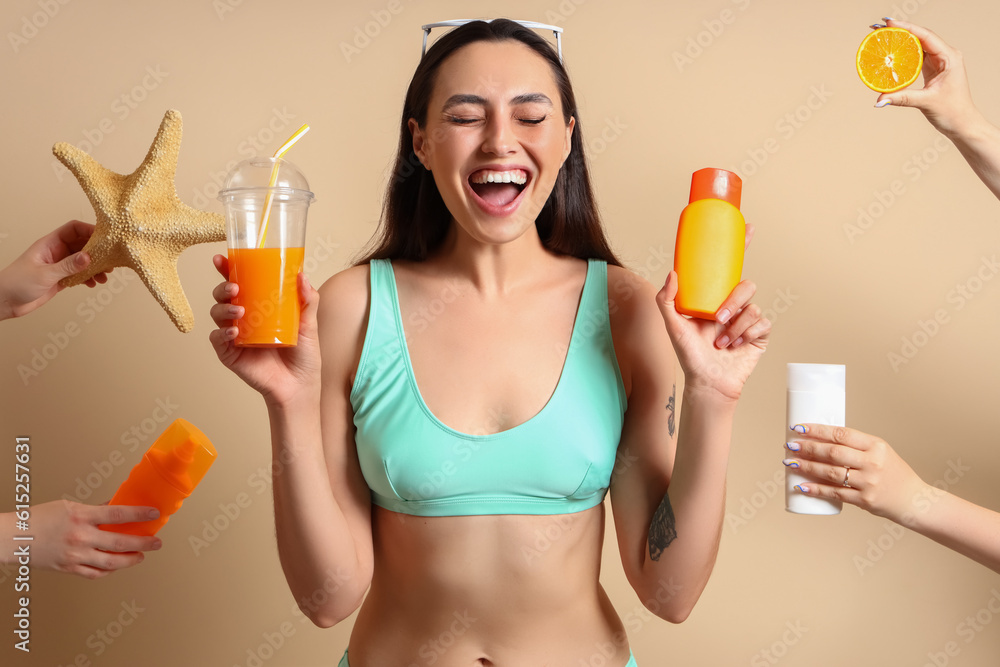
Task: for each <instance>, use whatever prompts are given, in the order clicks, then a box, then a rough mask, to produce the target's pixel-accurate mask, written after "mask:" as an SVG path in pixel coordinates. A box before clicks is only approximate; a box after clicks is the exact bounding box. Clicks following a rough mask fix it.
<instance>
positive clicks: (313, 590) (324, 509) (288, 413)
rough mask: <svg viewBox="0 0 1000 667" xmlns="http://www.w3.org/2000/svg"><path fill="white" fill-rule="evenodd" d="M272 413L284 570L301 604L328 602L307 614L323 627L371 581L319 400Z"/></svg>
mask: <svg viewBox="0 0 1000 667" xmlns="http://www.w3.org/2000/svg"><path fill="white" fill-rule="evenodd" d="M268 415H269V418H270V422H271V446H272V455H273V466H272V471H273V478H274V489H273V493H274V523H275V533H276V536H277V541H278V555H279V558H280V560H281V567H282V569H283V570H284V573H285V579H286V581H287V582H288V586H289V588H290V589H291V591H292V594H293V595H294V596H295V599H296V600H298V601H300V606H302V604H301V601H302V600H304V599H313V600H316V599H319V600H326V603H325V604H324V605H322V608H319V609H305V608H304V609H303V611H305V612H306V613H307V614H308V615H309V616H310V618H312V620H313V621H314V622H316V623H317V624H319V625H332V624H333V623H336V622H338V621H340V620H342V619H343V618H346V617H347V616H349V615H350V614H351V613H352V612H353V611H354V609H355V608H357V605H358V603H359V602H360V600H361V598H362V596H363V595H364V592H365V590H367V588H368V582H367V581H363V579H364V577H363V576H361V569H362V568H361V567H360V563H359V559H358V554H357V550H356V548H355V542H354V539H353V536H352V535H351V531H350V526H349V524H348V522H347V519H346V517H345V516H344V513H343V512H342V511H341V509H340V507H339V506H338V505H337V502H336V500H335V498H334V496H333V492H332V490H331V488H330V478H329V475H328V473H327V467H326V462H325V458H324V455H323V446H322V435H321V428H320V410H319V399H318V397H317V398H316V400H315V401H312V400H309V401H306V402H304V403H303V402H300V403H297V404H295V405H286V406H276V405H268ZM324 590H325V594H323V595H318V594H317V593H318V592H319V591H324Z"/></svg>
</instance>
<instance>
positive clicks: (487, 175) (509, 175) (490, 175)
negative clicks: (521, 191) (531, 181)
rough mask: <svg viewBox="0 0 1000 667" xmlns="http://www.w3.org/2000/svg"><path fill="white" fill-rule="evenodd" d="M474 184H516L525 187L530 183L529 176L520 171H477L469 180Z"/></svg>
mask: <svg viewBox="0 0 1000 667" xmlns="http://www.w3.org/2000/svg"><path fill="white" fill-rule="evenodd" d="M469 180H470V181H471V182H472V183H514V184H516V185H524V184H525V183H527V182H528V175H527V174H526V173H525V172H524V171H522V170H520V169H515V170H513V171H477V172H476V173H475V174H473V175H472V178H471V179H469Z"/></svg>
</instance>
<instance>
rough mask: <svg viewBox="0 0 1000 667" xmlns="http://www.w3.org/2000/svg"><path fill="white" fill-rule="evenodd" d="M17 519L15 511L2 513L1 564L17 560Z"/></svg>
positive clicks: (0, 514)
mask: <svg viewBox="0 0 1000 667" xmlns="http://www.w3.org/2000/svg"><path fill="white" fill-rule="evenodd" d="M15 519H16V517H15V516H14V512H3V513H0V565H8V564H10V563H13V562H15V561H16V560H17V558H16V557H15V556H14V548H15V547H14V521H15ZM22 544H24V542H22Z"/></svg>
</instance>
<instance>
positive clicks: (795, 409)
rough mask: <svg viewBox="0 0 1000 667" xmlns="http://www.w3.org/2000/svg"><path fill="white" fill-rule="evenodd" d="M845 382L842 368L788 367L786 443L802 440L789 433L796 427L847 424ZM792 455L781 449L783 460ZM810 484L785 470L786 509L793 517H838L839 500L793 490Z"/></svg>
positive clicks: (845, 376) (821, 366)
mask: <svg viewBox="0 0 1000 667" xmlns="http://www.w3.org/2000/svg"><path fill="white" fill-rule="evenodd" d="M846 379H847V367H846V366H843V365H838V364H788V411H787V419H786V422H785V442H791V441H792V440H794V439H796V438H800V437H803V436H802V434H801V433H798V432H796V431H793V430H792V427H793V426H795V425H796V424H805V423H811V424H830V425H832V426H846V425H847V421H846V403H847V393H846ZM804 437H806V438H808V437H809V436H808V435H806V436H804ZM794 456H795V453H794V452H790V451H789V450H788V449H787V448H785V449H784V452H783V456H782V458H788V457H794ZM811 481H813V480H811V479H809V478H808V477H806V476H804V475H802V474H800V473H799V471H798V470H796V469H795V468H785V509H786V510H788V511H789V512H794V513H795V514H840V510H841V509H842V508H843V503H842V502H840V501H839V500H827V499H825V498H815V497H812V496H807V495H805V494H804V493H802V492H801V491H798V490H796V489H795V486H796V485H797V484H809V483H810V482H811ZM824 483H828V482H824Z"/></svg>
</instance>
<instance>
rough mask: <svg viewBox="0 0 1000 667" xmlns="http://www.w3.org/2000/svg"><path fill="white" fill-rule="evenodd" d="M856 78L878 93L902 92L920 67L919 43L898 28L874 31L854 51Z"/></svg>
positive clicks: (922, 54)
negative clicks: (858, 77)
mask: <svg viewBox="0 0 1000 667" xmlns="http://www.w3.org/2000/svg"><path fill="white" fill-rule="evenodd" d="M857 60H858V76H860V77H861V81H862V82H863V83H864V84H865V85H866V86H868V87H869V88H871V89H872V90H874V91H876V92H879V93H892V92H895V91H897V90H902V89H903V88H906V87H907V86H908V85H910V84H911V83H913V82H914V81H916V80H917V77H918V76H920V68H921V67H923V65H924V50H923V48H922V47H921V46H920V40H919V39H917V36H916V35H914V34H913V33H912V32H910V31H909V30H903V29H902V28H878V29H876V30H873V31H872V32H870V33H868V35H866V36H865V38H864V41H862V42H861V46H860V47H858V59H857Z"/></svg>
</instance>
